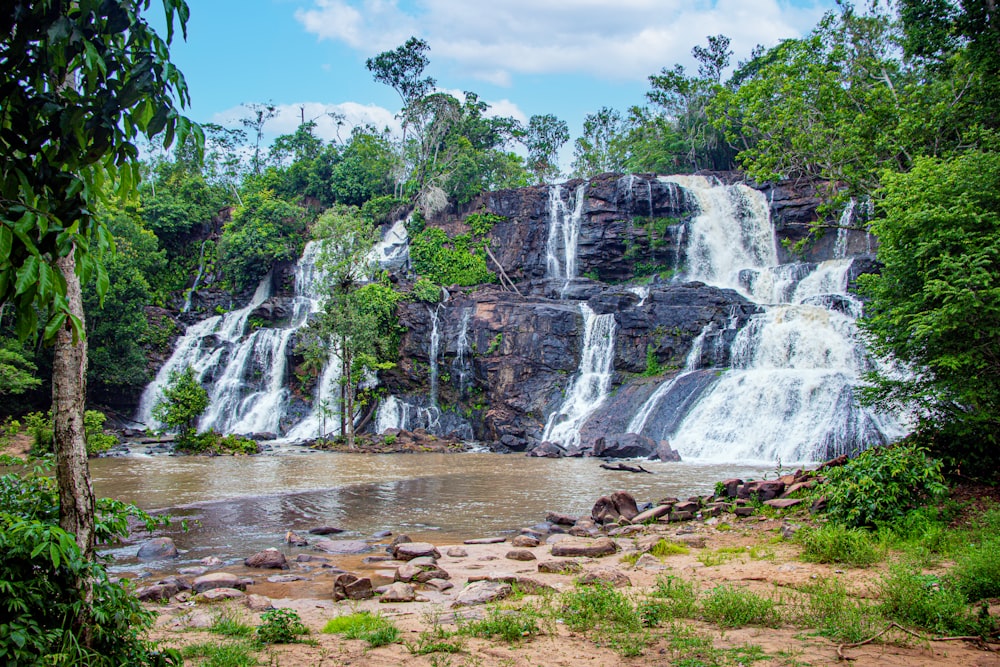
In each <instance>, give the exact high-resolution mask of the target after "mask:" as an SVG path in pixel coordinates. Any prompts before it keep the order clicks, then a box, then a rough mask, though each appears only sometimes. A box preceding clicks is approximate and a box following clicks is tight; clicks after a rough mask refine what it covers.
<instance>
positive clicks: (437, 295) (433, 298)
mask: <svg viewBox="0 0 1000 667" xmlns="http://www.w3.org/2000/svg"><path fill="white" fill-rule="evenodd" d="M410 296H412V297H413V298H414V299H416V300H417V301H423V302H424V303H439V302H440V301H441V296H442V295H441V286H440V285H438V284H437V283H435V282H434V281H433V280H429V279H427V278H417V282H415V283H413V290H412V291H411V292H410Z"/></svg>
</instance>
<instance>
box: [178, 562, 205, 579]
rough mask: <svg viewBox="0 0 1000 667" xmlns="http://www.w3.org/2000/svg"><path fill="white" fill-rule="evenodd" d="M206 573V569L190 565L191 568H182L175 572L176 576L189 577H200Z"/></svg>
mask: <svg viewBox="0 0 1000 667" xmlns="http://www.w3.org/2000/svg"><path fill="white" fill-rule="evenodd" d="M206 572H208V568H207V567H204V566H201V565H192V566H191V567H182V568H181V569H179V570H177V574H186V575H188V576H191V577H200V576H201V575H203V574H205V573H206Z"/></svg>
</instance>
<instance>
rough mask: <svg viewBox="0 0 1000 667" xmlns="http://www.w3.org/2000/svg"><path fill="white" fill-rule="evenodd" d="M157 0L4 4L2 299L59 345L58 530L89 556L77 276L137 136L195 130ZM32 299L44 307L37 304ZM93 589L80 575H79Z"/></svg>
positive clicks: (15, 0) (128, 186) (92, 267)
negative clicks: (152, 18) (100, 208)
mask: <svg viewBox="0 0 1000 667" xmlns="http://www.w3.org/2000/svg"><path fill="white" fill-rule="evenodd" d="M148 7H149V0H119V1H117V2H105V1H103V0H100V1H99V0H52V1H51V2H44V3H40V2H28V1H27V0H12V1H11V2H8V3H7V4H6V6H5V9H6V11H4V12H2V13H0V34H3V35H4V39H3V41H2V42H0V89H2V90H3V91H4V93H3V115H2V117H0V257H2V258H3V259H2V263H0V303H8V302H9V303H12V304H13V305H14V308H15V311H16V315H17V322H16V327H17V331H18V333H19V334H20V335H22V336H28V335H32V334H34V332H35V331H36V327H35V325H36V321H37V314H36V313H38V312H39V310H40V311H41V313H42V316H43V318H44V323H45V326H44V328H43V337H44V338H45V340H48V341H54V345H55V362H54V366H53V383H52V384H53V404H54V414H55V440H56V459H57V475H58V479H59V490H60V503H59V511H60V521H59V523H60V526H61V527H62V528H63V529H64V530H65V531H66V533H69V534H72V535H74V537H75V539H76V541H77V545H78V546H79V550H80V553H81V555H82V558H83V559H84V560H87V559H90V558H91V557H92V555H93V545H94V498H93V492H92V490H91V487H90V479H89V475H88V471H87V464H86V443H85V442H84V428H83V413H84V396H85V393H86V392H85V390H84V380H83V378H84V374H85V367H86V346H85V344H84V342H83V340H82V338H83V334H84V331H85V328H84V322H83V307H82V297H81V291H80V282H88V281H89V280H90V279H92V278H94V277H95V276H96V279H97V289H98V293H99V294H104V293H106V292H107V290H108V278H107V273H106V271H105V270H104V268H103V266H102V265H101V264H100V262H99V258H100V254H101V253H100V251H101V249H102V248H110V246H111V239H110V235H109V233H108V231H107V229H106V228H104V227H103V226H102V225H101V224H99V222H97V221H95V219H94V217H93V214H92V211H93V210H94V209H95V205H96V203H97V202H96V200H97V199H98V198H99V197H101V195H102V193H103V192H104V187H103V186H104V184H105V183H110V182H116V183H117V185H118V189H119V191H121V192H123V193H129V192H131V191H132V190H133V188H134V186H135V183H136V182H137V181H138V176H139V168H138V164H137V159H136V158H137V155H138V151H137V149H136V146H135V140H136V138H137V137H138V136H139V135H140V134H142V135H146V136H148V137H152V136H155V135H159V134H160V133H161V132H162V133H163V136H164V141H163V143H164V144H165V145H167V146H169V145H170V144H171V143H172V142H173V140H174V138H175V137H179V138H180V139H182V140H183V139H184V138H185V136H186V135H188V133H189V132H192V131H194V132H195V134H196V135H199V136H200V130H199V129H198V128H197V127H193V126H192V125H191V124H190V123H189V121H188V120H187V119H185V118H184V117H182V116H180V115H179V113H178V111H177V109H176V104H177V103H178V102H179V103H180V104H181V105H183V104H185V103H186V102H187V101H188V98H187V88H186V85H185V82H184V79H183V76H182V75H181V73H180V71H179V70H177V68H176V67H174V66H173V64H172V63H170V61H169V59H168V45H169V43H170V41H171V40H172V37H173V31H174V26H175V23H179V24H180V26H181V28H182V29H183V28H184V26H185V24H186V22H187V18H188V7H187V4H186V3H185V2H184V1H183V0H163V7H164V10H165V13H166V26H167V36H166V40H165V41H164V40H163V39H161V38H160V37H159V36H158V35H157V34H156V32H155V31H153V30H152V29H151V28H150V27H149V24H148V23H146V21H145V20H144V19H143V18H142V16H141V12H142V10H144V9H148ZM36 307H37V308H38V309H39V310H36ZM74 583H75V585H76V586H78V587H79V589H80V590H81V591H83V597H84V598H85V599H86V598H88V597H89V596H90V593H88V591H89V590H91V588H90V587H91V584H90V582H89V581H88V579H87V578H86V577H80V578H77V579H76V581H75V582H74ZM73 623H74V624H75V626H76V627H77V628H79V629H80V632H81V642H82V643H83V644H84V645H87V644H89V643H91V641H92V640H93V637H94V631H93V630H92V629H89V628H90V626H88V625H87V624H86V619H85V613H84V611H83V610H82V609H81V610H80V611H78V612H77V613H76V615H75V617H74V618H73Z"/></svg>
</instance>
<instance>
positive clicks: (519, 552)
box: [506, 549, 536, 561]
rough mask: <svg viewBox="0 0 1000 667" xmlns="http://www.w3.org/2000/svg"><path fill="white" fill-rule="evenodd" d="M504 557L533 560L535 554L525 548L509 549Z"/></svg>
mask: <svg viewBox="0 0 1000 667" xmlns="http://www.w3.org/2000/svg"><path fill="white" fill-rule="evenodd" d="M506 558H509V559H510V560H521V561H527V560H535V558H536V557H535V554H533V553H531V552H530V551H528V550H527V549H511V550H510V551H508V552H507V554H506Z"/></svg>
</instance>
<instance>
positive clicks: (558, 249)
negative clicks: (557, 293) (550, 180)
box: [545, 183, 587, 292]
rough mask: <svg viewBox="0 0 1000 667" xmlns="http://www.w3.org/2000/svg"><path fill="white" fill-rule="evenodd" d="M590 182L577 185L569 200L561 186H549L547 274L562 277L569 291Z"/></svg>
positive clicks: (554, 277) (556, 277)
mask: <svg viewBox="0 0 1000 667" xmlns="http://www.w3.org/2000/svg"><path fill="white" fill-rule="evenodd" d="M586 195H587V184H586V183H583V184H581V185H578V186H577V188H576V190H575V191H574V193H573V194H572V195H571V196H570V197H569V201H563V195H562V186H561V185H553V186H551V187H550V188H549V238H548V243H546V246H545V268H546V277H548V278H550V279H553V280H561V281H562V283H563V286H562V291H563V292H565V291H566V287H567V286H568V285H569V283H570V281H571V280H573V278H576V271H577V266H576V251H577V242H578V241H579V239H580V223H581V221H582V220H583V205H584V202H585V201H586V198H587V197H586Z"/></svg>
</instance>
